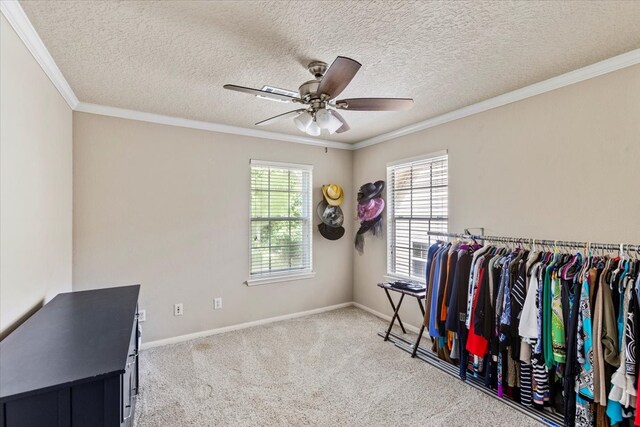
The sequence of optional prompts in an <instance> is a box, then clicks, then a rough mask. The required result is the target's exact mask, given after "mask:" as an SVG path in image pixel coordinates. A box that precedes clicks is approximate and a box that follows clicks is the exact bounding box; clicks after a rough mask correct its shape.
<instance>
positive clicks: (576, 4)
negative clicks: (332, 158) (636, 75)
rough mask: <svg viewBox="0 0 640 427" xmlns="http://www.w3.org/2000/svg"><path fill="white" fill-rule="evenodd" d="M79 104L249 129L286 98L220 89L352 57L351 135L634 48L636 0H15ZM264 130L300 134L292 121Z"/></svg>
mask: <svg viewBox="0 0 640 427" xmlns="http://www.w3.org/2000/svg"><path fill="white" fill-rule="evenodd" d="M21 5H22V7H23V8H24V10H25V12H26V13H27V15H28V17H29V19H30V20H31V22H32V23H33V25H34V27H35V28H36V30H37V31H38V33H39V35H40V37H41V38H42V40H43V41H44V43H45V45H46V46H47V48H48V49H49V51H50V52H51V55H52V56H53V58H54V59H55V61H56V63H57V64H58V66H59V67H60V69H61V70H62V73H63V74H64V76H65V77H66V79H67V80H68V82H69V84H70V85H71V87H72V88H73V90H74V91H75V93H76V95H77V96H78V98H79V99H80V101H83V102H90V103H95V104H103V105H108V106H113V107H121V108H127V109H132V110H140V111H145V112H151V113H158V114H165V115H171V116H178V117H185V118H189V119H195V120H204V121H210V122H216V123H224V124H229V125H235V126H241V127H248V128H251V127H253V123H255V122H257V121H260V120H263V119H266V118H268V117H271V116H274V115H276V114H279V113H282V112H285V111H289V110H293V109H295V108H296V105H292V104H282V103H277V102H272V101H267V100H263V99H257V98H254V97H252V96H250V95H246V94H241V93H235V92H231V91H227V90H224V89H222V85H223V84H225V83H233V84H238V85H243V86H249V87H255V88H261V87H262V86H263V85H265V84H268V85H271V86H276V87H281V88H286V89H292V90H297V87H298V86H299V85H300V84H301V83H303V82H304V81H306V80H309V79H310V78H311V75H310V74H309V73H308V72H307V70H306V64H307V63H308V62H309V61H311V60H316V59H317V60H323V61H325V62H328V63H331V61H333V59H334V58H335V57H336V56H337V55H344V56H348V57H351V58H354V59H356V60H358V61H359V62H361V63H362V64H363V66H362V68H361V69H360V72H359V73H358V74H357V75H356V77H355V78H354V80H353V81H352V82H351V84H350V85H349V87H348V88H347V89H346V90H345V91H344V92H343V93H342V96H341V97H344V98H350V97H368V96H391V97H413V98H414V99H415V101H416V106H415V107H414V109H413V110H411V111H408V112H353V111H352V112H344V114H343V116H344V117H345V118H346V119H347V121H348V122H349V124H350V125H351V128H352V129H351V130H350V131H349V132H346V133H344V134H341V135H333V136H329V135H325V134H323V135H322V138H324V139H331V140H335V141H343V142H357V141H360V140H363V139H366V138H369V137H372V136H375V135H378V134H381V133H385V132H389V131H391V130H394V129H397V128H400V127H402V126H406V125H409V124H412V123H415V122H418V121H421V120H425V119H428V118H430V117H433V116H436V115H439V114H442V113H446V112H448V111H452V110H455V109H458V108H461V107H464V106H467V105H470V104H473V103H476V102H479V101H482V100H484V99H487V98H491V97H493V96H496V95H499V94H502V93H505V92H508V91H511V90H514V89H517V88H520V87H523V86H526V85H529V84H532V83H535V82H538V81H541V80H545V79H547V78H550V77H553V76H556V75H559V74H562V73H565V72H567V71H571V70H574V69H577V68H580V67H583V66H586V65H589V64H592V63H594V62H598V61H600V60H603V59H606V58H609V57H612V56H615V55H617V54H620V53H624V52H627V51H630V50H633V49H636V48H638V47H640V25H638V22H640V2H637V1H620V2H617V1H572V2H560V1H518V2H509V1H469V2H464V1H450V2H426V1H424V2H409V1H388V0H384V1H292V2H287V1H216V2H213V1H212V2H206V1H122V2H116V1H87V0H83V1H21ZM261 129H265V130H272V131H276V132H283V133H290V134H294V135H300V134H301V133H300V132H299V131H298V130H297V129H296V128H295V126H294V125H293V123H292V121H290V120H287V121H285V122H283V123H279V124H277V125H272V126H268V127H264V128H261Z"/></svg>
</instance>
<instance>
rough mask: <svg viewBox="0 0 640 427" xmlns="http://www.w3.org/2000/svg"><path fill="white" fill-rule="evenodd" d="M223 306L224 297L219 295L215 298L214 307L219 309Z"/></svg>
mask: <svg viewBox="0 0 640 427" xmlns="http://www.w3.org/2000/svg"><path fill="white" fill-rule="evenodd" d="M221 308H222V298H220V297H218V298H216V299H214V300H213V309H214V310H219V309H221Z"/></svg>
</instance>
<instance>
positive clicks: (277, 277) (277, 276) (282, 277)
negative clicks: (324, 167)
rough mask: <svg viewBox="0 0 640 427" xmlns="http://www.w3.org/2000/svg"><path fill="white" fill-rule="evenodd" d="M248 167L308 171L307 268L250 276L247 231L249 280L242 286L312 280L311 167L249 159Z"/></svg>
mask: <svg viewBox="0 0 640 427" xmlns="http://www.w3.org/2000/svg"><path fill="white" fill-rule="evenodd" d="M249 165H256V166H271V167H277V168H281V169H296V170H299V169H303V170H307V171H309V173H310V174H311V179H310V180H309V214H310V218H309V221H310V224H309V268H308V269H306V268H305V269H303V270H291V271H279V272H277V273H262V274H251V249H252V245H251V231H249V279H247V280H246V281H245V282H244V284H245V285H247V286H259V285H267V284H270V283H280V282H288V281H293V280H304V279H312V278H314V277H315V275H316V272H315V271H313V165H306V164H298V163H284V162H273V161H269V160H256V159H250V160H249ZM251 220H252V217H251V183H249V227H251Z"/></svg>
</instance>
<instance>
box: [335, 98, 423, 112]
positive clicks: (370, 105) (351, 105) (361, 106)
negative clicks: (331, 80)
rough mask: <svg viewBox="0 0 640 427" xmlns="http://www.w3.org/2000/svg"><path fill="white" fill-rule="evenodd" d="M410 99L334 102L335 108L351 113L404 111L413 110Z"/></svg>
mask: <svg viewBox="0 0 640 427" xmlns="http://www.w3.org/2000/svg"><path fill="white" fill-rule="evenodd" d="M413 104H414V102H413V99H411V98H351V99H340V100H338V101H336V108H340V109H343V110H352V111H406V110H410V109H411V108H413Z"/></svg>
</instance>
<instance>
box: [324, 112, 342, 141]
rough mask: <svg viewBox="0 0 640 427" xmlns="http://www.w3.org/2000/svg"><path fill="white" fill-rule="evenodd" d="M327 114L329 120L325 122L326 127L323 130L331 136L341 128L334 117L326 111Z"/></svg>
mask: <svg viewBox="0 0 640 427" xmlns="http://www.w3.org/2000/svg"><path fill="white" fill-rule="evenodd" d="M327 113H328V114H329V120H328V122H327V125H326V126H325V127H324V128H325V129H327V130H328V131H329V133H330V134H332V135H333V134H334V133H336V131H337V130H338V129H340V128H341V127H342V122H341V121H340V119H338V118H337V117H336V116H334V115H333V114H331V112H330V111H327Z"/></svg>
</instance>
